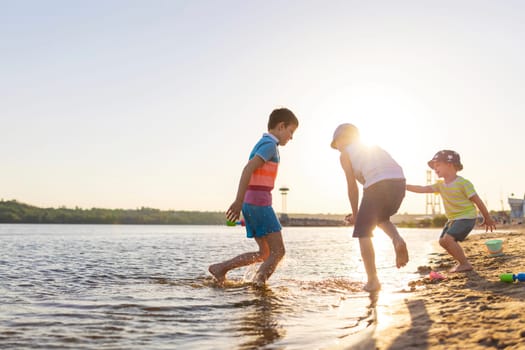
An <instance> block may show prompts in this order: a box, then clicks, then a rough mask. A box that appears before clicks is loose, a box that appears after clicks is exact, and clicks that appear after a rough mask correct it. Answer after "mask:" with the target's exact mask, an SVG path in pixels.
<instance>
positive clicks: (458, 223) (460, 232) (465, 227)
mask: <svg viewBox="0 0 525 350" xmlns="http://www.w3.org/2000/svg"><path fill="white" fill-rule="evenodd" d="M474 226H476V219H459V220H449V221H448V222H447V223H446V224H445V227H444V228H443V231H442V232H441V235H440V236H439V238H443V236H445V234H447V235H451V236H452V237H453V238H454V240H456V242H457V241H459V242H461V241H463V240H464V239H465V238H467V236H468V234H469V233H470V231H472V229H473V228H474Z"/></svg>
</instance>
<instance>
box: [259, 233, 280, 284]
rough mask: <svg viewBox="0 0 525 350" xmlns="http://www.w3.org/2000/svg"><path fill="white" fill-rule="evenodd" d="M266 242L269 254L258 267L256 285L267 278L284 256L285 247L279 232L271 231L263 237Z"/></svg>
mask: <svg viewBox="0 0 525 350" xmlns="http://www.w3.org/2000/svg"><path fill="white" fill-rule="evenodd" d="M264 238H265V240H266V243H267V245H268V247H269V250H270V255H269V256H268V258H267V259H266V260H264V262H263V263H262V264H261V266H260V267H259V270H258V271H257V274H256V275H255V279H254V282H255V283H256V284H257V285H263V284H264V283H266V281H267V280H268V278H270V276H271V275H272V274H273V272H274V271H275V269H276V268H277V265H279V262H280V261H281V259H282V258H283V257H284V253H285V249H284V242H283V237H282V235H281V232H273V233H270V234H268V235H266V236H265V237H264Z"/></svg>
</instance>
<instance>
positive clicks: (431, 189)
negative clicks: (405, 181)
mask: <svg viewBox="0 0 525 350" xmlns="http://www.w3.org/2000/svg"><path fill="white" fill-rule="evenodd" d="M407 191H410V192H416V193H434V192H435V190H434V187H432V186H431V185H429V186H416V185H407Z"/></svg>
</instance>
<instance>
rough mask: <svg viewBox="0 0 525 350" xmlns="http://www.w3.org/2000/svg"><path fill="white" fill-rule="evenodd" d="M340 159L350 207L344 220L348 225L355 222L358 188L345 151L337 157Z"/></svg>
mask: <svg viewBox="0 0 525 350" xmlns="http://www.w3.org/2000/svg"><path fill="white" fill-rule="evenodd" d="M339 160H340V161H341V167H342V168H343V170H344V172H345V177H346V187H347V191H348V199H349V200H350V206H351V207H352V214H350V215H348V216H347V217H346V218H345V220H346V221H347V222H348V224H349V225H352V224H354V223H355V220H356V217H357V211H358V208H359V207H358V204H359V189H358V188H357V182H356V179H355V175H354V169H353V168H352V162H350V158H348V156H347V155H346V154H345V153H341V157H340V158H339Z"/></svg>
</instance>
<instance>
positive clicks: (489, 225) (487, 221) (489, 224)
mask: <svg viewBox="0 0 525 350" xmlns="http://www.w3.org/2000/svg"><path fill="white" fill-rule="evenodd" d="M480 226H485V232H489V230H490V232H492V231H494V230H495V229H496V223H495V222H494V220H492V218H490V217H489V218H483V222H482V223H481V225H480Z"/></svg>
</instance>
